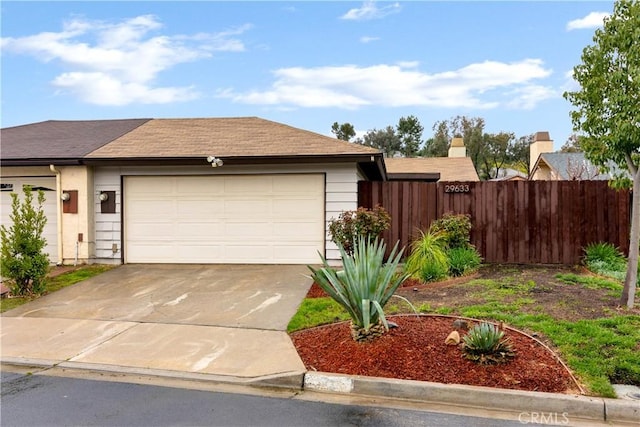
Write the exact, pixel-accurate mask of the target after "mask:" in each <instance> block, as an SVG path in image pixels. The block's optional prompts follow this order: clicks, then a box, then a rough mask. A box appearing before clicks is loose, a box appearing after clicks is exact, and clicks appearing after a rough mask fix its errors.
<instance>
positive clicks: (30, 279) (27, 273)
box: [0, 186, 49, 295]
mask: <svg viewBox="0 0 640 427" xmlns="http://www.w3.org/2000/svg"><path fill="white" fill-rule="evenodd" d="M23 192H24V200H23V201H22V202H20V200H19V198H18V194H16V193H12V194H11V198H12V199H13V200H12V203H11V215H10V217H9V218H10V219H11V222H12V223H13V225H11V227H10V228H8V229H7V227H6V226H4V225H3V226H2V227H0V237H1V244H2V250H1V256H0V261H1V262H2V276H4V277H5V278H7V279H9V283H10V287H11V293H12V294H14V295H31V294H39V293H42V292H43V291H44V289H45V277H46V275H47V270H48V268H49V256H48V255H47V254H46V253H44V247H45V245H46V244H47V241H46V240H45V239H44V238H43V237H42V233H43V231H44V226H45V224H46V223H47V217H46V216H45V215H44V210H43V208H42V205H43V204H44V200H45V199H44V191H42V190H40V191H38V204H37V206H36V207H34V203H33V192H32V191H31V188H30V187H29V186H25V187H24V189H23Z"/></svg>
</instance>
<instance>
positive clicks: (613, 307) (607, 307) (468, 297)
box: [397, 265, 640, 321]
mask: <svg viewBox="0 0 640 427" xmlns="http://www.w3.org/2000/svg"><path fill="white" fill-rule="evenodd" d="M569 273H574V274H590V273H589V272H587V271H586V270H585V269H584V268H582V267H564V266H513V265H488V266H483V267H482V268H481V269H480V270H479V271H478V272H477V273H476V274H474V275H473V276H472V277H463V278H458V279H452V280H448V281H443V282H436V283H429V284H420V283H417V282H414V281H408V282H406V283H405V285H404V286H403V287H402V288H401V289H399V290H398V292H397V293H398V295H401V296H403V297H405V298H407V299H408V300H409V301H411V303H412V304H414V305H415V306H416V307H419V306H420V305H422V304H428V305H429V306H430V307H431V308H432V309H433V310H437V309H438V308H440V307H452V308H455V307H461V306H468V305H474V304H482V303H484V302H486V300H485V298H483V297H482V296H481V295H480V294H481V293H482V285H478V286H474V287H472V288H470V287H469V286H466V285H464V284H465V283H468V282H469V281H470V280H476V279H478V280H483V279H488V280H494V281H496V282H499V283H502V284H503V286H504V288H505V289H507V288H509V287H517V286H518V284H528V286H530V287H531V288H530V289H529V291H528V292H525V294H526V295H525V296H526V297H529V298H532V299H534V300H535V303H534V304H523V306H522V309H521V310H522V312H523V313H531V314H536V313H540V310H541V309H543V310H544V312H545V313H547V314H549V315H551V316H552V317H554V318H556V319H559V320H568V321H576V320H580V319H596V318H600V317H608V316H610V315H612V314H613V313H616V312H619V311H620V306H619V298H620V295H619V294H618V293H616V292H611V291H609V290H607V289H589V288H586V287H584V286H580V285H571V284H567V283H564V282H562V281H560V280H559V279H557V278H556V276H557V275H558V274H569ZM522 296H523V294H518V295H514V296H513V297H512V298H520V297H522ZM509 299H510V297H509V296H507V297H505V298H504V300H503V301H504V302H509ZM625 313H627V314H629V313H630V312H629V311H625ZM631 313H632V314H640V309H637V308H636V309H635V310H632V311H631Z"/></svg>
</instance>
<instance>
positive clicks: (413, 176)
mask: <svg viewBox="0 0 640 427" xmlns="http://www.w3.org/2000/svg"><path fill="white" fill-rule="evenodd" d="M387 175H388V177H389V181H427V182H437V181H439V180H440V173H439V172H424V173H422V172H421V173H388V174H387Z"/></svg>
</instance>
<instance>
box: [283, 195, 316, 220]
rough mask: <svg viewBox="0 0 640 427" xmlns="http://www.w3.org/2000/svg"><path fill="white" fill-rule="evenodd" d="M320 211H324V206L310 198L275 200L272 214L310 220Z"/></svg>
mask: <svg viewBox="0 0 640 427" xmlns="http://www.w3.org/2000/svg"><path fill="white" fill-rule="evenodd" d="M319 205H320V206H319ZM319 210H320V211H322V210H324V208H323V206H322V204H320V203H317V202H316V201H315V200H312V199H309V198H308V197H299V198H295V199H291V200H282V199H280V200H274V201H273V205H272V212H273V214H274V216H276V217H286V218H289V217H291V218H308V217H309V216H310V215H312V214H314V213H316V212H317V211H319Z"/></svg>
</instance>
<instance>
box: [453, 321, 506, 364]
mask: <svg viewBox="0 0 640 427" xmlns="http://www.w3.org/2000/svg"><path fill="white" fill-rule="evenodd" d="M462 350H463V351H464V355H465V357H466V358H467V359H469V360H473V361H474V362H478V363H480V364H484V365H487V364H491V363H503V362H507V361H508V360H509V359H512V358H513V357H514V356H515V352H514V350H513V346H512V345H511V342H510V341H509V338H506V337H505V336H504V332H503V331H501V330H500V329H498V328H497V327H496V326H495V325H493V324H491V323H487V322H482V323H480V324H478V325H475V326H474V327H473V328H471V330H470V331H469V333H468V334H467V335H465V336H464V338H463V347H462Z"/></svg>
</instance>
